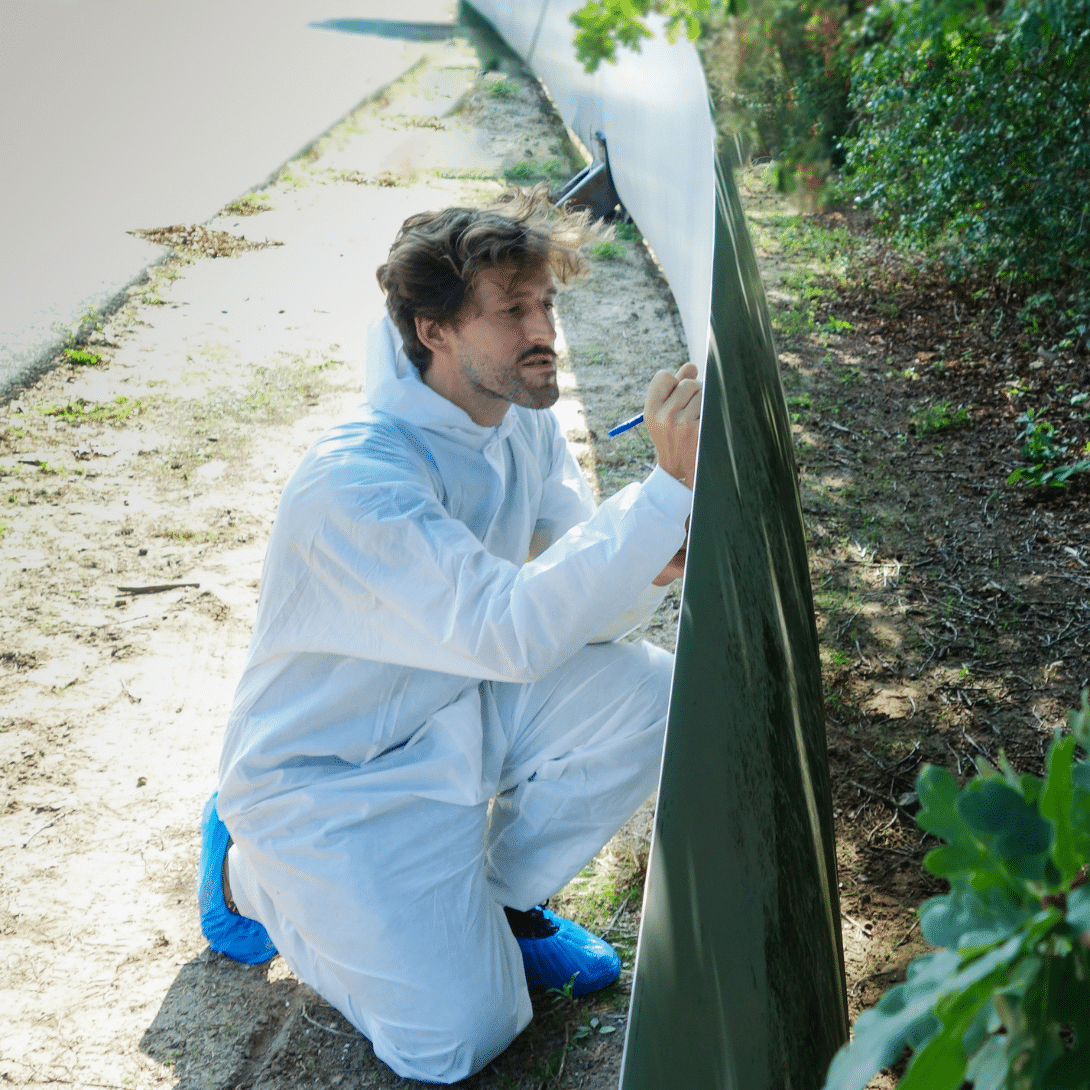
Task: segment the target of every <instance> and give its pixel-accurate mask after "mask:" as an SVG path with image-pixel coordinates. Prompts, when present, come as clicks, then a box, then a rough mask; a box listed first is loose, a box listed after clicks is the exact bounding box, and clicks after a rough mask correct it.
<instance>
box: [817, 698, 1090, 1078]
mask: <svg viewBox="0 0 1090 1090" xmlns="http://www.w3.org/2000/svg"><path fill="white" fill-rule="evenodd" d="M1068 722H1069V724H1070V726H1071V731H1072V733H1071V734H1069V735H1067V736H1061V735H1060V734H1059V732H1057V736H1056V738H1055V739H1054V741H1053V742H1052V744H1051V745H1050V746H1049V749H1048V755H1047V761H1046V768H1047V770H1046V773H1045V777H1044V779H1043V780H1041V779H1039V778H1038V777H1036V776H1032V775H1028V774H1023V775H1019V774H1018V773H1016V772H1015V771H1014V769H1013V768H1011V767H1010V765H1009V763H1008V762H1007V760H1006V758H1005V757H1004V758H1003V759H1002V761H1001V768H1000V770H999V771H997V770H996V769H994V768H992V767H991V766H990V765H988V764H987V763H986V762H983V761H981V762H978V771H979V775H978V776H976V777H975V778H973V779H972V780H970V781H969V783H967V784H966V785H965V787H964V788H960V789H959V787H958V785H957V782H956V781H955V780H954V778H953V776H951V775H950V774H949V773H948V772H946V771H945V770H943V769H940V768H934V767H932V766H927V767H925V768H924V769H923V771H922V772H921V773H920V775H919V777H918V779H917V781H916V791H917V794H918V797H919V799H920V803H921V810H920V813H919V814H918V815H917V819H916V820H917V821H918V822H919V824H920V826H921V827H922V828H924V829H926V830H927V831H928V832H930V833H934V834H935V835H936V836H938V837H940V838H941V839H942V840H944V841H945V843H944V844H943V845H942V846H940V847H938V848H935V849H934V850H933V851H932V852H930V853H929V854H928V855H927V857H926V858H925V860H924V864H925V866H926V867H927V868H928V869H929V870H930V871H931V872H932V873H933V874H936V875H938V876H939V877H941V878H945V879H947V880H948V881H949V883H950V892H949V893H946V894H943V895H942V896H939V897H932V898H931V899H930V900H929V901H927V902H925V903H924V904H923V905H922V906H921V908H920V910H919V913H920V930H921V932H922V934H923V936H924V938H925V939H927V941H928V942H930V943H931V944H932V945H934V946H938V947H943V948H944V949H940V950H938V951H936V952H935V953H930V954H924V955H922V956H920V957H917V958H916V959H914V960H913V962H912V963H911V965H909V967H908V973H907V979H906V980H905V982H904V983H903V984H898V985H896V986H895V987H893V988H891V989H890V990H889V991H888V992H887V993H886V994H885V995H884V996H883V997H882V999H881V1000H880V1001H879V1003H878V1005H877V1006H876V1007H874V1008H873V1009H871V1010H869V1011H864V1012H863V1013H862V1014H861V1015H860V1016H859V1018H858V1019H856V1023H855V1037H854V1040H853V1041H852V1042H851V1043H850V1044H849V1045H846V1046H844V1048H842V1049H841V1050H840V1051H839V1052H838V1053H837V1055H836V1056H835V1057H834V1058H833V1062H832V1065H831V1066H830V1068H829V1076H828V1081H827V1082H826V1090H863V1087H864V1086H865V1085H866V1083H867V1081H868V1079H869V1078H870V1076H871V1075H873V1074H874V1072H875V1071H877V1070H878V1069H879V1068H882V1067H886V1066H888V1065H889V1064H891V1063H893V1062H894V1061H895V1060H896V1059H897V1058H898V1056H899V1055H900V1054H901V1052H902V1050H903V1049H904V1047H905V1046H906V1045H907V1046H909V1047H910V1048H911V1049H912V1050H913V1053H912V1059H911V1062H910V1064H909V1066H908V1070H907V1072H906V1073H905V1076H904V1079H903V1080H902V1081H901V1083H900V1090H958V1088H959V1087H961V1086H962V1084H963V1083H964V1082H966V1081H967V1082H968V1083H970V1084H971V1085H972V1086H973V1087H974V1090H1033V1088H1048V1090H1087V1087H1090V885H1088V884H1087V878H1088V861H1090V761H1086V760H1081V761H1080V760H1076V759H1075V755H1076V747H1080V746H1081V747H1082V749H1083V750H1084V751H1086V750H1087V749H1088V748H1090V701H1088V698H1087V691H1086V690H1083V693H1082V707H1081V709H1080V710H1079V711H1077V712H1071V713H1070V714H1069V715H1068Z"/></svg>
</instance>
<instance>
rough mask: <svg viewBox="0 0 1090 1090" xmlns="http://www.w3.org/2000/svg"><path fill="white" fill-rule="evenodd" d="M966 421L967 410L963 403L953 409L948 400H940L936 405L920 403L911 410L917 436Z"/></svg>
mask: <svg viewBox="0 0 1090 1090" xmlns="http://www.w3.org/2000/svg"><path fill="white" fill-rule="evenodd" d="M968 423H969V410H968V409H967V408H966V407H965V406H964V405H959V406H958V407H957V408H956V409H955V408H953V407H952V406H951V403H950V402H949V401H940V402H939V403H938V404H937V405H920V406H918V407H917V408H915V409H913V410H912V425H913V427H914V428H915V429H916V435H917V437H918V438H923V436H925V435H934V434H935V432H940V431H946V429H947V428H956V427H959V426H960V425H962V424H968Z"/></svg>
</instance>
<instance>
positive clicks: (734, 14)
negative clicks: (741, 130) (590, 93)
mask: <svg viewBox="0 0 1090 1090" xmlns="http://www.w3.org/2000/svg"><path fill="white" fill-rule="evenodd" d="M652 11H656V12H659V13H661V15H662V16H663V17H664V18H665V20H666V25H667V28H668V32H669V33H670V34H671V35H673V36H676V35H677V34H679V33H680V32H681V30H682V28H684V30H685V32H686V33H687V34H688V35H689V36H690V37H691V38H695V37H696V36H697V33H698V31H699V30H700V29H701V28H702V27H705V28H706V27H709V26H711V27H713V28H714V27H719V28H720V29H722V26H723V23H724V21H726V23H727V24H728V29H729V33H727V34H724V35H721V36H720V37H717V38H716V41H717V42H718V41H722V42H724V43H727V44H726V45H725V47H724V48H725V49H726V50H728V51H729V53H730V57H729V58H727V59H725V60H724V59H723V58H719V57H714V56H709V54H708V50H707V48H705V60H706V63H707V66H708V67H709V70H710V71H713V70H714V69H715V68H717V67H720V68H728V69H729V70H730V76H729V78H728V79H726V80H723V81H721V82H722V84H723V86H720V87H719V97H720V100H721V101H720V103H719V105H721V106H723V107H724V109H725V111H726V112H727V113H728V114H730V115H731V116H732V119H733V120H734V121H736V122H740V123H742V124H748V125H750V126H751V127H752V129H754V130H755V131H756V133H757V134H758V144H759V146H760V147H761V150H762V152H763V153H765V154H769V155H772V156H774V157H775V158H776V160H777V162H778V178H779V180H780V183H781V188H789V187H791V186H792V185H793V184H794V183H796V182H799V181H801V182H802V183H803V184H804V185H805V186H806V187H807V188H808V189H809V190H810V191H811V192H812V193H813V194H814V195H815V197H816V198H818V199H820V198H821V197H822V196H826V197H827V196H829V195H830V194H833V195H837V196H840V197H843V198H845V199H851V200H854V201H856V203H857V204H859V205H860V206H861V207H865V208H869V209H872V210H873V211H874V213H875V214H876V217H877V221H878V225H879V226H880V227H881V228H883V229H885V230H887V231H889V232H890V233H892V234H894V235H895V236H898V237H900V238H901V239H902V240H904V241H908V242H910V243H912V244H914V245H916V246H919V247H922V248H926V249H927V250H929V251H930V252H931V253H932V254H933V255H935V256H940V257H942V258H943V259H944V260H946V261H947V262H948V263H949V264H950V266H951V268H952V269H953V270H954V271H955V272H959V271H964V272H969V271H971V272H973V273H977V274H980V273H983V274H985V275H991V276H996V277H998V278H999V279H1000V280H1001V281H1002V282H1005V283H1006V284H1007V285H1009V286H1011V287H1013V288H1014V289H1015V290H1016V291H1018V292H1020V293H1021V294H1022V295H1023V296H1027V295H1030V294H1032V293H1036V296H1035V297H1036V298H1040V299H1045V298H1047V299H1048V300H1049V307H1051V308H1053V309H1054V310H1055V311H1056V312H1057V316H1059V317H1061V320H1064V315H1066V320H1065V325H1066V328H1067V330H1068V334H1069V336H1070V337H1071V339H1072V340H1078V339H1080V338H1081V339H1083V341H1084V343H1085V342H1086V340H1087V330H1088V326H1090V245H1088V244H1087V238H1088V237H1090V0H877V2H874V3H870V4H867V3H864V2H863V0H590V2H588V3H587V4H586V5H585V6H584V7H583V8H582V9H580V10H579V11H577V12H576V13H575V14H574V15H573V16H572V21H573V23H574V24H575V26H576V28H577V31H576V49H577V52H578V56H579V57H580V59H581V60H582V61H583V62H584V64H585V65H586V67H587V68H588V69H592V68H594V67H596V66H597V64H598V63H599V62H600V61H602V60H609V61H612V60H614V59H615V57H616V51H617V49H618V48H619V47H627V48H637V49H638V48H639V44H640V42H641V41H642V40H643V38H645V37H647V36H648V35H649V33H650V30H649V27H648V24H647V16H648V15H649V13H650V12H652ZM830 179H833V184H832V186H829V185H828V184H827V182H828V181H829V180H830ZM1045 309H1048V307H1046V308H1045Z"/></svg>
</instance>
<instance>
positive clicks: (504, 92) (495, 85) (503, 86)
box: [488, 79, 519, 98]
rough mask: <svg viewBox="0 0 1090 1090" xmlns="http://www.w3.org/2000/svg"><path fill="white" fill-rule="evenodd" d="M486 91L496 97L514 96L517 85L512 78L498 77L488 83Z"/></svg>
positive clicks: (517, 88)
mask: <svg viewBox="0 0 1090 1090" xmlns="http://www.w3.org/2000/svg"><path fill="white" fill-rule="evenodd" d="M488 93H489V94H490V95H494V96H495V97H496V98H514V97H515V96H516V95H517V94H518V93H519V85H518V84H517V83H516V82H515V81H514V80H513V79H498V80H494V81H493V82H492V83H490V84H489V85H488Z"/></svg>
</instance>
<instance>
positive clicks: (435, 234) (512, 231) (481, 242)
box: [376, 186, 602, 374]
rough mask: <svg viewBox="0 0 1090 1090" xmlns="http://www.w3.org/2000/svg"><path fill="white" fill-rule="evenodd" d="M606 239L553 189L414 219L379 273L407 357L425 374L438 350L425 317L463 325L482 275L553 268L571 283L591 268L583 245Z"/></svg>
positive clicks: (511, 193)
mask: <svg viewBox="0 0 1090 1090" xmlns="http://www.w3.org/2000/svg"><path fill="white" fill-rule="evenodd" d="M600 237H602V235H601V231H600V230H599V229H598V228H596V227H594V226H593V225H592V224H591V223H590V221H589V219H588V216H587V213H586V212H585V211H584V212H579V213H574V214H573V213H570V212H564V211H563V210H561V209H558V208H556V207H555V206H554V205H552V204H551V203H550V201H549V198H548V190H547V187H545V186H537V187H535V188H534V189H532V190H529V191H527V190H521V189H512V190H509V191H508V192H506V193H504V194H503V195H502V196H501V197H500V198H499V199H498V200H497V201H496V203H495V204H492V205H489V206H487V207H485V208H445V209H443V210H442V211H441V212H421V213H419V214H418V215H415V216H410V217H409V218H408V219H407V220H406V221H405V222H404V224H403V225H402V227H401V230H400V231H398V233H397V238H396V239H394V244H393V246H391V247H390V257H389V260H387V262H386V264H384V265H380V266H379V268H378V271H377V273H376V276H377V277H378V282H379V286H380V287H381V288H382V290H383V291H384V292H385V293H386V306H387V309H388V310H389V312H390V317H391V318H393V320H394V324H395V325H396V326H397V328H398V329H399V330H400V331H401V336H402V338H403V339H404V341H405V352H406V354H407V355H408V357H409V359H411V360H412V361H413V363H415V364H416V366H417V368H418V369H419V371H420V373H421V374H423V373H424V372H425V371H426V370H427V369H428V366H429V365H430V364H431V352H430V351H429V350H428V349H427V348H425V347H424V345H423V344H421V342H420V338H419V337H418V336H417V333H416V318H417V316H419V317H421V318H428V319H432V320H434V321H437V322H439V323H440V324H441V325H447V326H449V325H456V324H457V323H458V321H459V319H460V318H461V317H462V315H463V312H464V310H465V307H466V305H467V303H468V302H469V297H470V295H471V293H472V291H473V287H474V284H475V283H476V281H477V278H478V277H479V276H480V275H481V273H482V272H484V271H485V270H487V269H491V268H494V267H495V266H497V265H513V266H514V267H515V268H516V269H517V270H518V273H519V274H520V275H521V274H527V273H531V272H533V271H536V270H537V269H539V268H541V267H542V265H547V266H548V267H549V270H550V272H551V273H552V274H553V276H554V277H555V278H556V279H557V280H558V281H560V283H562V284H566V283H568V282H569V281H571V280H572V279H573V278H574V277H576V276H578V275H579V274H580V273H582V272H583V271H584V270H585V268H586V262H585V259H584V258H583V256H582V254H581V253H580V248H581V247H582V246H584V245H585V244H586V243H587V242H589V241H591V240H592V239H595V238H600ZM516 279H517V278H516Z"/></svg>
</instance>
